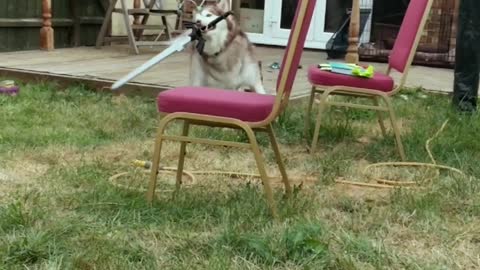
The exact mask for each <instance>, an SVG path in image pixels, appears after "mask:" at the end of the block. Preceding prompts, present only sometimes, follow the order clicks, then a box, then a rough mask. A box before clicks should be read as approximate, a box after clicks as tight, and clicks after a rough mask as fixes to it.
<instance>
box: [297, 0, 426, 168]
mask: <svg viewBox="0 0 480 270" xmlns="http://www.w3.org/2000/svg"><path fill="white" fill-rule="evenodd" d="M432 3H433V0H429V1H428V3H427V7H426V8H425V12H424V14H423V18H422V20H421V22H420V25H419V27H418V30H417V34H416V37H415V40H414V44H413V46H412V49H411V50H410V54H409V56H408V59H407V63H406V66H405V69H404V72H400V73H401V78H400V83H399V84H398V85H396V86H395V88H394V89H393V90H392V91H390V92H382V91H377V90H372V89H364V88H356V87H347V86H323V85H317V84H312V88H311V92H310V97H309V100H308V106H307V110H306V117H305V124H304V136H305V138H308V137H309V136H308V133H309V130H310V115H311V113H312V107H313V103H314V102H315V103H316V104H318V113H317V120H316V124H315V130H314V134H313V139H312V144H311V147H310V149H309V150H310V151H311V153H314V151H315V150H316V148H317V145H318V141H319V133H320V125H321V118H322V114H323V112H324V110H325V109H326V107H327V106H337V107H349V108H355V109H364V110H374V111H377V116H378V123H379V125H380V128H381V131H382V135H383V136H385V135H386V133H387V132H386V128H385V124H384V118H383V115H382V113H385V112H386V113H388V114H389V117H390V122H391V125H392V129H393V132H394V134H395V141H396V146H397V151H398V154H399V156H400V158H401V160H402V161H405V160H406V155H405V150H404V148H403V144H402V140H401V136H400V129H399V128H398V125H397V122H396V116H395V112H394V109H393V106H392V101H391V97H392V96H394V95H395V94H397V93H398V92H399V91H400V90H401V89H402V88H403V86H404V85H405V81H406V79H407V76H408V72H409V70H410V67H411V64H412V61H413V58H414V56H415V52H416V50H417V47H418V44H419V42H420V38H421V35H422V32H423V29H424V26H425V23H426V21H427V19H428V14H429V13H430V10H431V6H432ZM391 72H392V67H391V66H390V65H388V67H387V72H386V75H390V74H391ZM316 94H322V95H321V97H320V98H319V99H316V98H315V96H316ZM331 95H339V96H348V97H354V98H366V99H370V100H372V102H373V105H363V104H358V103H347V102H333V101H328V98H329V96H331ZM379 100H383V101H384V102H385V106H381V105H380V103H379Z"/></svg>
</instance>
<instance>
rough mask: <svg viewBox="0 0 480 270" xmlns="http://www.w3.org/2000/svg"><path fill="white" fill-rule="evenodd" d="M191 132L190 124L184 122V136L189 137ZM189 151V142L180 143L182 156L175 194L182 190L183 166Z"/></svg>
mask: <svg viewBox="0 0 480 270" xmlns="http://www.w3.org/2000/svg"><path fill="white" fill-rule="evenodd" d="M189 130H190V123H189V122H188V121H187V120H185V122H183V131H182V136H188V133H189ZM186 149H187V142H181V143H180V154H179V158H178V166H177V180H176V185H175V193H177V192H178V191H179V190H180V186H181V185H182V176H183V165H184V164H185V155H186Z"/></svg>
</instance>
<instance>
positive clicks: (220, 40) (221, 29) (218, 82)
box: [190, 0, 266, 94]
mask: <svg viewBox="0 0 480 270" xmlns="http://www.w3.org/2000/svg"><path fill="white" fill-rule="evenodd" d="M204 2H205V1H204ZM228 11H230V1H229V0H220V1H219V2H217V3H216V4H207V5H203V3H202V5H200V6H198V8H197V9H196V10H195V11H194V12H193V22H194V23H196V24H197V26H199V27H204V26H207V25H208V24H209V23H210V22H212V21H213V20H215V19H216V18H218V17H220V16H222V15H224V14H225V13H226V12H228ZM202 34H203V38H204V39H205V47H204V50H203V53H202V54H200V53H199V52H198V51H197V50H196V49H195V47H194V46H192V48H191V49H192V52H191V65H190V84H191V85H192V86H207V87H217V88H223V89H234V90H240V89H241V88H243V87H244V88H248V89H253V90H255V92H257V93H259V94H266V92H265V89H264V87H263V84H262V78H261V72H260V67H259V62H258V60H256V59H255V56H254V46H253V44H252V43H250V41H249V40H248V38H247V36H246V34H245V33H244V32H243V31H242V30H241V29H240V27H239V26H238V24H237V22H236V21H235V19H234V18H233V17H232V16H228V17H227V18H226V19H225V20H222V21H220V22H219V23H218V24H216V26H215V27H213V28H211V29H208V28H205V30H202Z"/></svg>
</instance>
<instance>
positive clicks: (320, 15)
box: [268, 0, 352, 44]
mask: <svg viewBox="0 0 480 270" xmlns="http://www.w3.org/2000/svg"><path fill="white" fill-rule="evenodd" d="M268 2H269V3H270V5H271V6H272V14H271V16H272V18H271V20H272V22H273V28H272V35H273V36H274V37H276V38H288V36H289V34H290V30H291V27H292V22H293V18H294V16H295V10H296V7H297V3H298V0H271V1H268ZM351 6H352V0H317V4H316V6H315V10H314V13H313V18H312V22H311V26H310V30H309V32H308V35H307V42H308V41H314V42H317V43H322V44H326V43H327V41H328V40H329V39H330V37H331V36H332V35H333V33H334V32H335V31H336V30H337V28H338V27H339V26H340V25H341V24H342V22H343V21H344V20H345V17H344V16H345V14H346V10H347V9H348V8H350V7H351Z"/></svg>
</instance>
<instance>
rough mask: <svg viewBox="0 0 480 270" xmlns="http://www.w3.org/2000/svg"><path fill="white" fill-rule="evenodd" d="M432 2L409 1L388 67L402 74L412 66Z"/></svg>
mask: <svg viewBox="0 0 480 270" xmlns="http://www.w3.org/2000/svg"><path fill="white" fill-rule="evenodd" d="M432 2H433V0H410V3H409V4H408V8H407V12H406V13H405V16H404V18H403V22H402V25H401V26H400V31H399V33H398V36H397V38H396V40H395V44H394V46H393V49H392V51H391V53H390V58H389V61H388V63H389V66H390V68H394V69H395V70H397V71H399V72H402V73H403V72H404V71H405V70H406V69H408V67H409V66H410V65H411V64H412V61H413V58H414V56H415V52H416V50H417V47H418V43H419V42H420V37H421V35H422V32H423V29H424V27H425V22H426V20H427V18H428V15H429V14H430V10H431V7H432Z"/></svg>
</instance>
